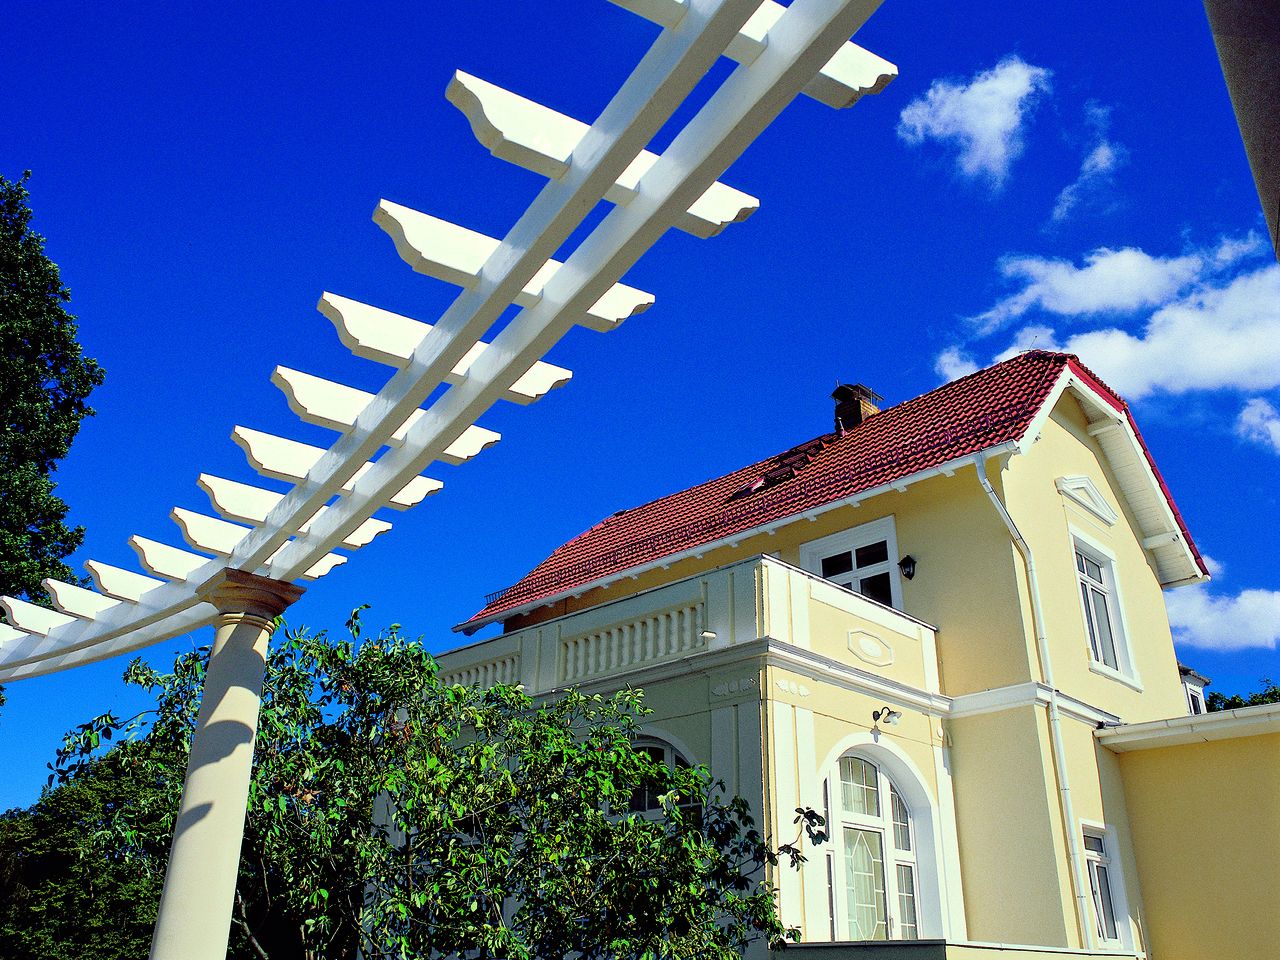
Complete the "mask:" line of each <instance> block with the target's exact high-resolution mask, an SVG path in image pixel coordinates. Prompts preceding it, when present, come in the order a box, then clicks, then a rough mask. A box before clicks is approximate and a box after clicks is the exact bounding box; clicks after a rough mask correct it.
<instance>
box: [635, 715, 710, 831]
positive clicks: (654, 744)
mask: <svg viewBox="0 0 1280 960" xmlns="http://www.w3.org/2000/svg"><path fill="white" fill-rule="evenodd" d="M631 747H632V749H633V750H661V751H662V760H661V762H662V763H664V764H666V765H667V767H668V768H670V769H672V770H674V769H676V767H677V766H681V765H683V766H685V767H692V766H693V764H692V763H690V762H689V760H688V759H687V758H686V757H685V755H684V754H683V753H682V752H681V751H680V750H677V749H676V747H675V746H674V745H672V744H671V743H668V742H667V741H666V740H663V739H662V738H661V737H655V736H653V735H651V734H642V735H641V736H638V737H636V738H635V739H634V740H632V741H631ZM654 759H655V760H656V759H657V758H656V757H655V758H654ZM681 806H688V804H687V803H685V804H681ZM624 812H625V813H628V814H634V815H636V816H639V817H644V818H645V819H647V820H656V819H658V818H660V817H662V816H663V811H662V806H661V805H656V806H647V807H645V808H644V809H638V808H633V807H632V806H631V803H630V801H628V804H627V809H626V810H625V811H624Z"/></svg>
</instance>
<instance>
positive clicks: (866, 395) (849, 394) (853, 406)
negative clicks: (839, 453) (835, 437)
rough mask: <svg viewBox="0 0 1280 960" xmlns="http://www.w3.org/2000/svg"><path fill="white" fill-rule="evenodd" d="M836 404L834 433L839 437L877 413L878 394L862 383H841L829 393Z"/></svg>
mask: <svg viewBox="0 0 1280 960" xmlns="http://www.w3.org/2000/svg"><path fill="white" fill-rule="evenodd" d="M831 399H832V400H834V401H835V402H836V411H835V412H836V433H838V434H839V435H841V436H844V434H846V433H848V432H849V431H850V430H852V429H853V428H854V427H856V426H858V425H859V424H860V423H862V422H863V421H864V420H866V419H867V417H869V416H871V415H872V414H873V413H879V412H880V408H879V407H878V406H876V401H879V400H883V399H884V398H883V397H882V396H880V394H878V393H876V392H875V391H874V390H872V389H871V388H870V387H868V386H867V385H866V384H863V383H841V384H838V385H837V386H836V388H835V390H833V391H832V392H831Z"/></svg>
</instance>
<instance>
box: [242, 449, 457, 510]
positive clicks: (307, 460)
mask: <svg viewBox="0 0 1280 960" xmlns="http://www.w3.org/2000/svg"><path fill="white" fill-rule="evenodd" d="M231 438H232V439H233V440H235V442H236V443H237V444H238V445H239V447H240V449H242V450H243V451H244V453H245V456H246V457H247V458H248V460H249V465H250V466H252V467H253V469H255V470H257V471H258V473H260V474H262V475H263V476H264V477H271V478H273V479H275V480H288V481H293V482H297V481H302V480H305V479H306V476H307V473H308V472H309V471H310V470H311V469H312V468H313V467H314V466H315V465H316V463H318V462H319V460H320V458H321V457H323V456H324V455H325V453H326V451H325V450H324V449H323V448H321V447H313V446H312V445H311V444H309V443H301V442H300V441H298V440H288V439H286V438H284V437H277V436H275V435H274V434H270V433H263V432H262V431H261V430H250V429H249V428H248V427H236V428H235V429H234V430H233V431H232V432H231ZM372 467H373V464H372V463H366V464H365V465H364V466H363V467H361V468H360V470H358V471H356V475H355V477H353V478H352V479H351V480H349V481H348V482H347V483H345V484H343V486H342V489H343V491H344V492H347V493H350V492H351V490H353V489H354V488H355V481H356V480H357V479H359V478H360V477H362V476H364V475H365V474H366V473H367V472H368V471H369V470H370V469H372ZM442 489H444V484H443V483H442V482H441V481H439V480H433V479H432V478H431V477H414V478H413V479H412V480H410V481H409V482H408V483H406V484H405V485H404V487H403V488H401V489H400V490H398V491H397V492H396V493H394V494H393V495H392V496H390V497H388V498H387V501H386V505H387V506H388V507H394V508H395V509H397V510H407V509H409V507H415V506H417V505H418V504H419V503H421V502H422V501H423V500H424V499H426V498H427V497H429V496H431V495H432V494H433V493H439V492H440V491H441V490H442ZM303 522H304V523H305V522H307V521H305V520H304V521H303ZM299 526H301V524H299Z"/></svg>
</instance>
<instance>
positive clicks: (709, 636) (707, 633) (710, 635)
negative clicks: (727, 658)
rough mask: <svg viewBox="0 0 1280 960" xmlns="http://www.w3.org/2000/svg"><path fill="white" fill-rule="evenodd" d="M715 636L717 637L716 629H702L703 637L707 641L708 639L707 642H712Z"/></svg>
mask: <svg viewBox="0 0 1280 960" xmlns="http://www.w3.org/2000/svg"><path fill="white" fill-rule="evenodd" d="M715 638H716V632H715V631H714V630H703V631H702V639H703V640H705V641H707V643H710V642H711V641H712V640H714V639H715Z"/></svg>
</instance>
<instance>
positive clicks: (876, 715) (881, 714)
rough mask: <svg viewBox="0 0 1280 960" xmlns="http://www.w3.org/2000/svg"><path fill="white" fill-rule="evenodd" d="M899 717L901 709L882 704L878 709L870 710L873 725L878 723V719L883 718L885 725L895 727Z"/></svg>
mask: <svg viewBox="0 0 1280 960" xmlns="http://www.w3.org/2000/svg"><path fill="white" fill-rule="evenodd" d="M901 719H902V711H901V710H895V709H893V707H889V706H884V707H881V708H880V709H879V710H872V711H871V722H872V724H875V725H879V723H880V721H882V720H883V721H884V725H885V726H886V727H896V726H897V725H898V721H899V720H901Z"/></svg>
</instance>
